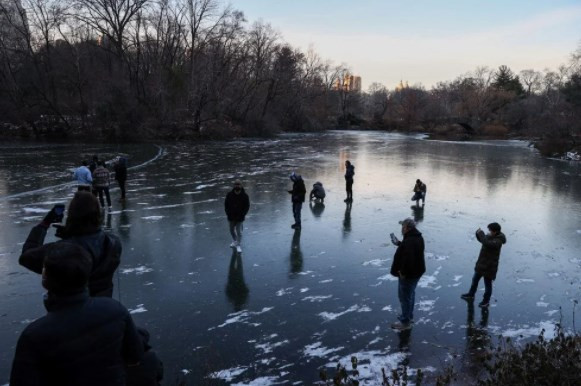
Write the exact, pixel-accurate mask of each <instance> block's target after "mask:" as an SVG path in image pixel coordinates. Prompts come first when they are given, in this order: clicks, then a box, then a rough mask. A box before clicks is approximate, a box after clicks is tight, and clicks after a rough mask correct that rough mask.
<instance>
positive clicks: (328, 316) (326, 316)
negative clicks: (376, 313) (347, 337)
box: [319, 304, 371, 322]
mask: <svg viewBox="0 0 581 386" xmlns="http://www.w3.org/2000/svg"><path fill="white" fill-rule="evenodd" d="M370 311H371V308H369V307H368V306H360V305H357V304H355V305H353V306H351V307H349V308H348V309H346V310H345V311H342V312H320V313H319V316H320V317H321V318H323V320H324V321H325V322H330V321H331V320H335V319H337V318H338V317H340V316H343V315H345V314H348V313H350V312H370Z"/></svg>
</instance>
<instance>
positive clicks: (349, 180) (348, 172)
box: [344, 161, 355, 202]
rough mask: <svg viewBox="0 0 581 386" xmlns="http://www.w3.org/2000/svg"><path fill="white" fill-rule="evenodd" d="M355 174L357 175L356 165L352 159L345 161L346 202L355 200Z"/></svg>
mask: <svg viewBox="0 0 581 386" xmlns="http://www.w3.org/2000/svg"><path fill="white" fill-rule="evenodd" d="M353 176H355V166H353V165H352V164H351V162H350V161H345V191H346V192H347V198H346V199H345V200H344V202H352V201H353Z"/></svg>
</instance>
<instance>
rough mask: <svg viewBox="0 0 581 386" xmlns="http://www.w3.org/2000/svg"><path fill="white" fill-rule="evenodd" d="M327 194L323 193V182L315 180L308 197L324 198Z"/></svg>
mask: <svg viewBox="0 0 581 386" xmlns="http://www.w3.org/2000/svg"><path fill="white" fill-rule="evenodd" d="M326 195H327V194H326V193H325V188H323V184H322V183H320V182H315V183H314V184H313V190H311V194H310V198H311V199H312V198H313V197H315V198H325V196H326Z"/></svg>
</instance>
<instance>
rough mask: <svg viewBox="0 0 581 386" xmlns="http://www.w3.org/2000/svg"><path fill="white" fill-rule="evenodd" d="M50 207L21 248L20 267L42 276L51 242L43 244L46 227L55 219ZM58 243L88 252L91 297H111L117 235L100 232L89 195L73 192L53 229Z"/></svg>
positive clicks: (118, 250)
mask: <svg viewBox="0 0 581 386" xmlns="http://www.w3.org/2000/svg"><path fill="white" fill-rule="evenodd" d="M54 211H55V208H53V209H52V210H51V211H50V212H49V214H48V215H47V216H46V217H45V219H44V220H43V221H42V222H41V223H40V224H39V225H37V226H35V227H34V228H32V230H31V231H30V234H29V235H28V238H27V239H26V241H25V242H24V245H23V246H22V254H21V255H20V258H19V260H18V262H19V263H20V265H22V266H24V267H26V268H28V269H30V270H31V271H33V272H36V273H39V274H40V273H42V267H43V263H44V256H45V249H46V248H47V247H48V246H50V245H52V244H55V243H49V244H46V245H43V244H44V239H45V237H46V233H47V231H48V228H49V226H50V224H52V223H56V222H58V221H60V220H59V218H58V216H56V215H54ZM56 235H57V237H60V238H61V239H62V241H57V242H56V244H58V243H61V242H64V241H67V242H70V243H73V244H77V245H79V246H81V247H83V249H85V251H87V252H88V253H89V255H90V256H91V259H92V261H93V268H92V270H91V277H90V278H89V294H90V295H91V296H107V297H111V296H113V275H114V274H115V270H116V269H117V267H118V266H119V263H120V262H121V251H122V248H121V241H120V240H119V238H118V237H117V236H114V235H112V234H108V233H105V232H104V231H102V230H101V210H100V207H99V201H97V198H96V197H95V196H93V195H92V194H91V193H89V192H77V193H76V194H75V196H74V197H73V199H72V201H71V203H70V204H69V209H68V215H67V220H66V223H65V226H64V227H59V228H57V233H56Z"/></svg>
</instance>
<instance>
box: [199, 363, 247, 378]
mask: <svg viewBox="0 0 581 386" xmlns="http://www.w3.org/2000/svg"><path fill="white" fill-rule="evenodd" d="M246 370H248V367H245V366H240V367H232V368H230V369H225V370H220V371H216V372H214V373H211V374H210V375H208V377H209V378H214V379H221V380H223V381H226V382H232V381H233V380H234V378H236V377H237V376H239V375H240V374H242V373H243V372H245V371H246Z"/></svg>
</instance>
